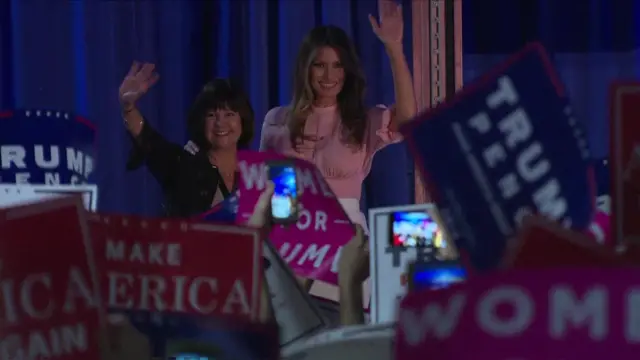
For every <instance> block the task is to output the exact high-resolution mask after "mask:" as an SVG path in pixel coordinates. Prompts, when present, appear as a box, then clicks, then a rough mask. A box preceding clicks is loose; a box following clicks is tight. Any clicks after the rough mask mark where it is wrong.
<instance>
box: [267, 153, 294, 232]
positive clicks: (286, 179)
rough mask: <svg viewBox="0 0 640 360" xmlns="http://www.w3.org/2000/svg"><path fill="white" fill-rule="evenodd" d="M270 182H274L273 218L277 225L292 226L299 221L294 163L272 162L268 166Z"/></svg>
mask: <svg viewBox="0 0 640 360" xmlns="http://www.w3.org/2000/svg"><path fill="white" fill-rule="evenodd" d="M267 167H268V172H269V180H271V181H272V182H273V185H274V191H273V196H272V197H271V216H272V218H273V222H274V223H276V224H291V223H295V222H296V221H297V220H298V178H297V175H296V168H295V164H294V163H293V161H272V162H269V163H268V164H267Z"/></svg>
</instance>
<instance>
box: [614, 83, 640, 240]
mask: <svg viewBox="0 0 640 360" xmlns="http://www.w3.org/2000/svg"><path fill="white" fill-rule="evenodd" d="M609 106H610V110H611V119H610V124H611V131H610V132H611V141H610V145H609V146H610V151H609V154H610V155H609V156H610V158H611V166H610V168H611V204H612V207H611V208H612V211H611V213H612V234H613V239H614V240H615V241H616V243H617V244H621V243H622V242H626V241H633V242H640V221H638V218H640V121H639V120H640V83H638V82H629V83H617V84H614V85H612V86H611V89H610V103H609Z"/></svg>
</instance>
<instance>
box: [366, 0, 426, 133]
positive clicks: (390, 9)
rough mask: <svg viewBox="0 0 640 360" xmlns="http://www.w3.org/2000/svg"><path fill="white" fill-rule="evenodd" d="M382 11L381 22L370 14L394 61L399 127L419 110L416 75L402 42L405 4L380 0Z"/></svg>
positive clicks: (379, 9)
mask: <svg viewBox="0 0 640 360" xmlns="http://www.w3.org/2000/svg"><path fill="white" fill-rule="evenodd" d="M378 11H379V13H380V22H379V23H378V21H376V19H375V17H373V16H372V15H369V21H370V22H371V27H372V29H373V32H374V33H375V34H376V36H378V38H379V39H380V41H382V43H383V44H384V47H385V50H386V51H387V55H388V56H389V60H390V62H391V72H392V74H393V88H394V92H395V98H396V105H395V116H394V118H393V119H392V124H391V125H392V127H395V128H397V127H398V126H400V125H402V124H404V123H405V122H407V121H409V120H411V119H412V118H413V117H414V116H415V115H416V112H417V105H416V98H415V93H414V91H413V79H412V77H411V71H409V64H408V63H407V58H406V57H405V55H404V48H403V46H402V35H403V30H404V22H403V20H402V6H401V5H398V4H396V2H395V1H393V0H379V1H378Z"/></svg>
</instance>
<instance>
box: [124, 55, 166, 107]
mask: <svg viewBox="0 0 640 360" xmlns="http://www.w3.org/2000/svg"><path fill="white" fill-rule="evenodd" d="M154 69H155V65H154V64H149V63H144V64H142V66H140V63H138V62H134V63H133V64H132V65H131V68H130V69H129V73H127V76H125V77H124V80H122V84H120V90H119V92H118V94H119V96H120V104H121V105H122V107H123V109H125V110H127V109H130V108H132V107H133V106H135V104H136V101H138V99H140V97H142V95H144V94H145V93H146V92H147V91H148V90H149V89H150V88H151V87H152V86H153V85H154V84H155V83H156V82H157V81H158V78H159V75H158V73H156V72H155V71H154Z"/></svg>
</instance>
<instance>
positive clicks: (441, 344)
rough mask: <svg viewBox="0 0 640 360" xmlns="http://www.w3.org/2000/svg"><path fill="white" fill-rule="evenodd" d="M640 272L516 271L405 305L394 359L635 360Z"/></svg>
mask: <svg viewBox="0 0 640 360" xmlns="http://www.w3.org/2000/svg"><path fill="white" fill-rule="evenodd" d="M637 319H640V270H638V269H634V268H620V269H603V268H584V269H547V270H512V271H504V272H494V273H492V274H489V275H482V276H477V277H474V278H473V280H472V281H469V282H466V283H463V284H460V285H457V286H454V287H451V288H448V289H443V290H437V291H424V292H417V293H412V294H409V295H408V296H407V297H406V298H405V299H404V300H403V301H402V303H401V305H400V313H399V319H398V327H397V329H398V330H397V335H396V336H397V338H396V357H395V358H396V359H398V360H410V359H416V360H417V359H420V360H422V359H425V354H428V359H429V360H445V359H447V360H448V359H456V360H464V359H474V360H476V359H480V360H482V359H487V360H489V359H491V360H494V359H505V360H508V359H518V360H534V359H535V360H561V359H632V358H634V357H635V356H637V354H638V351H640V322H638V320H637Z"/></svg>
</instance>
